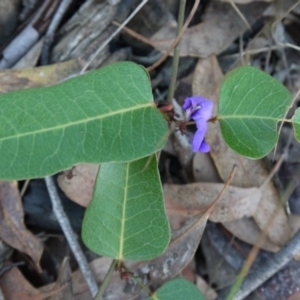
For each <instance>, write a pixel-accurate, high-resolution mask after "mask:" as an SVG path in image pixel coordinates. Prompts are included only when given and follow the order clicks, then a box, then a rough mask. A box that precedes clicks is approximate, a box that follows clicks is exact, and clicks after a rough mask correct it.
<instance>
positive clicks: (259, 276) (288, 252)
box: [216, 231, 300, 300]
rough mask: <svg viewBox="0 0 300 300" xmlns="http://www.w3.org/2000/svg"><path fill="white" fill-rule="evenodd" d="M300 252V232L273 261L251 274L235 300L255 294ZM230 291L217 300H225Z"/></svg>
mask: <svg viewBox="0 0 300 300" xmlns="http://www.w3.org/2000/svg"><path fill="white" fill-rule="evenodd" d="M299 251H300V231H298V232H297V233H296V234H295V235H294V237H293V238H292V239H291V240H290V241H289V242H288V243H287V245H286V246H284V247H283V248H282V249H281V250H280V251H279V252H277V253H276V254H275V255H274V257H273V258H272V259H269V260H267V261H266V262H265V263H264V264H263V265H261V267H260V268H259V269H257V270H255V271H253V272H252V273H251V274H249V275H248V276H247V278H246V280H245V281H244V283H243V284H242V286H241V288H240V290H239V291H238V292H237V294H236V295H235V297H234V298H233V299H234V300H242V299H244V298H245V297H247V296H248V295H249V294H250V293H251V292H253V291H254V290H255V289H256V288H257V287H259V286H260V285H262V284H263V283H264V282H265V281H267V280H268V279H269V278H271V277H272V276H273V275H274V274H276V273H277V272H278V271H279V270H280V269H282V268H283V267H284V266H285V265H286V264H287V263H288V262H289V261H290V260H291V259H292V258H293V256H294V255H295V254H296V253H297V252H299ZM227 293H228V290H226V291H225V292H223V293H222V294H220V295H219V296H218V298H217V299H216V300H223V299H225V296H226V295H227Z"/></svg>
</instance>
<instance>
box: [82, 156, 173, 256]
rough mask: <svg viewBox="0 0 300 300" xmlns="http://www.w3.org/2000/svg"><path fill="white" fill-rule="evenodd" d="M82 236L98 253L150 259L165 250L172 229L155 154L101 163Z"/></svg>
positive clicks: (85, 217)
mask: <svg viewBox="0 0 300 300" xmlns="http://www.w3.org/2000/svg"><path fill="white" fill-rule="evenodd" d="M82 239H83V241H84V243H85V244H86V246H87V247H88V248H90V249H91V250H92V251H94V252H95V253H97V254H99V255H103V256H108V257H112V258H115V259H119V260H148V259H152V258H154V257H157V256H159V255H160V254H161V253H162V252H163V251H164V250H165V248H166V247H167V245H168V242H169V239H170V229H169V224H168V219H167V216H166V212H165V208H164V199H163V193H162V188H161V183H160V177H159V174H158V170H157V161H156V159H155V157H154V156H153V157H152V158H151V157H150V158H149V157H147V158H143V159H140V160H137V161H134V162H129V163H111V164H102V165H101V168H100V171H99V174H98V176H97V179H96V184H95V190H94V194H93V198H92V201H91V203H90V205H89V206H88V208H87V210H86V212H85V216H84V219H83V225H82Z"/></svg>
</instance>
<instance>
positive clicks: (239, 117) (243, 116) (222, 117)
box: [217, 115, 282, 121]
mask: <svg viewBox="0 0 300 300" xmlns="http://www.w3.org/2000/svg"><path fill="white" fill-rule="evenodd" d="M217 117H218V120H221V119H223V120H224V119H265V120H273V121H280V120H282V119H281V118H272V117H266V116H253V115H252V116H251V115H218V116H217Z"/></svg>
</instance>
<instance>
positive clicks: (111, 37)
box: [80, 0, 148, 74]
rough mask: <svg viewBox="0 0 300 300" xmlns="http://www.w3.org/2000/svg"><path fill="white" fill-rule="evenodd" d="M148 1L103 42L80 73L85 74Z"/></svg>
mask: <svg viewBox="0 0 300 300" xmlns="http://www.w3.org/2000/svg"><path fill="white" fill-rule="evenodd" d="M147 2H148V0H143V1H142V2H141V3H140V4H139V6H138V7H137V8H136V9H135V10H134V11H133V12H132V13H131V15H130V16H129V17H128V18H127V19H126V20H125V21H124V22H123V23H122V25H121V26H120V27H119V28H118V29H117V30H116V31H115V32H114V33H113V34H112V35H111V36H110V37H109V38H108V39H107V40H106V41H105V42H104V43H103V44H102V46H101V47H100V48H98V49H97V51H96V52H95V53H94V55H93V56H92V58H91V59H90V61H89V62H88V63H86V64H85V66H84V67H83V68H82V70H81V72H80V74H83V73H84V72H85V71H86V69H87V68H88V67H89V65H90V64H91V63H92V62H93V60H94V59H95V58H96V57H97V55H98V54H99V53H100V52H101V51H102V50H103V49H104V48H105V47H106V46H107V45H108V44H109V42H110V41H111V40H112V39H113V38H114V37H115V36H116V35H117V34H118V33H119V32H120V31H121V30H122V28H123V27H124V26H126V24H127V23H128V22H129V21H130V20H131V19H132V18H133V17H134V16H135V15H136V14H137V13H138V11H139V10H140V9H141V8H142V7H143V6H144V5H145V4H146V3H147Z"/></svg>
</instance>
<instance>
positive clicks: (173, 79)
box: [167, 0, 186, 103]
mask: <svg viewBox="0 0 300 300" xmlns="http://www.w3.org/2000/svg"><path fill="white" fill-rule="evenodd" d="M185 3H186V1H185V0H180V6H179V13H178V24H177V32H176V36H178V35H179V34H180V31H181V29H182V25H183V20H184V12H185ZM179 54H180V41H179V42H178V44H177V45H176V46H175V48H174V56H173V64H172V76H171V82H170V87H169V92H168V97H167V103H172V100H173V96H174V91H175V85H176V80H177V71H178V64H179Z"/></svg>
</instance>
